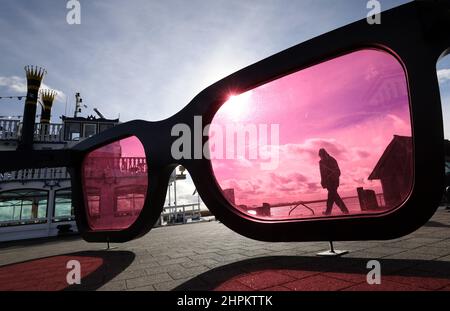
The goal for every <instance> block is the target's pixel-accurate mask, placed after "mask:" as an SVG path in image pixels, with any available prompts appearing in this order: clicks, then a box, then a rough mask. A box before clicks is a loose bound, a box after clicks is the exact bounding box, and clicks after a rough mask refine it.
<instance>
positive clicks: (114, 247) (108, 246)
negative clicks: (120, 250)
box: [105, 238, 117, 251]
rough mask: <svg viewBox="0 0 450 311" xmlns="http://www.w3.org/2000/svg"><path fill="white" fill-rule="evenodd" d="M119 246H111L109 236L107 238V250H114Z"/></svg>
mask: <svg viewBox="0 0 450 311" xmlns="http://www.w3.org/2000/svg"><path fill="white" fill-rule="evenodd" d="M116 248H117V246H112V247H111V246H110V245H109V238H108V239H107V240H106V248H105V250H106V251H109V250H112V249H116Z"/></svg>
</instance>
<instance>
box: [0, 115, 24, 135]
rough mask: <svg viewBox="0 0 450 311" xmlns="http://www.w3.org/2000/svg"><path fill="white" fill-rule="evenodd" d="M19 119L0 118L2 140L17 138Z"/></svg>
mask: <svg viewBox="0 0 450 311" xmlns="http://www.w3.org/2000/svg"><path fill="white" fill-rule="evenodd" d="M19 125H20V121H19V120H0V140H17V139H18V133H19Z"/></svg>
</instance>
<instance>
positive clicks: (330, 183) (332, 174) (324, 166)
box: [319, 148, 349, 215]
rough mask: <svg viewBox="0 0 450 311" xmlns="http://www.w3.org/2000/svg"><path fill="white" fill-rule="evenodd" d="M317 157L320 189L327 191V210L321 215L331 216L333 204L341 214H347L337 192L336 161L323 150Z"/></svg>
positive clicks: (339, 173)
mask: <svg viewBox="0 0 450 311" xmlns="http://www.w3.org/2000/svg"><path fill="white" fill-rule="evenodd" d="M319 157H320V161H319V166H320V178H321V184H322V188H324V189H327V190H328V200H327V209H326V211H325V212H323V215H331V210H332V209H333V204H334V203H336V205H337V206H338V207H339V208H340V209H341V211H342V213H344V214H348V213H349V212H348V209H347V206H345V203H344V201H342V199H341V197H340V196H339V194H338V192H337V189H338V187H339V177H340V176H341V171H340V169H339V165H338V163H337V161H336V159H335V158H333V157H332V156H331V155H329V154H328V152H327V151H326V150H325V149H324V148H321V149H320V150H319Z"/></svg>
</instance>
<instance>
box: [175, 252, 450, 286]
mask: <svg viewBox="0 0 450 311" xmlns="http://www.w3.org/2000/svg"><path fill="white" fill-rule="evenodd" d="M368 261H369V259H365V258H345V257H341V258H318V257H301V256H300V257H290V256H286V257H284V256H279V257H261V258H255V259H249V260H244V261H240V262H236V263H232V264H229V265H226V266H222V267H219V268H215V269H212V270H210V271H208V272H205V273H203V274H201V275H198V276H197V277H195V278H193V279H191V280H189V281H187V282H185V283H183V284H181V285H180V286H178V287H177V288H175V289H174V290H183V291H184V290H219V291H229V290H230V291H246V290H270V291H289V290H297V291H330V290H333V291H334V290H355V291H367V290H369V291H372V290H382V291H384V290H389V291H410V290H450V262H444V261H427V260H403V259H380V260H379V262H380V265H381V284H380V285H369V284H368V283H367V274H368V272H369V271H371V269H368V268H367V263H368Z"/></svg>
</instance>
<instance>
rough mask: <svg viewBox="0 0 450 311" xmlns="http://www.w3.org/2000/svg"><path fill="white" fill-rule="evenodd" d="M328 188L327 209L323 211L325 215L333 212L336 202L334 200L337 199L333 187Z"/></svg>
mask: <svg viewBox="0 0 450 311" xmlns="http://www.w3.org/2000/svg"><path fill="white" fill-rule="evenodd" d="M327 190H328V199H327V209H326V211H325V212H324V213H323V214H324V215H330V214H331V210H332V209H333V203H334V200H335V197H334V193H333V191H332V190H331V189H327Z"/></svg>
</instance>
